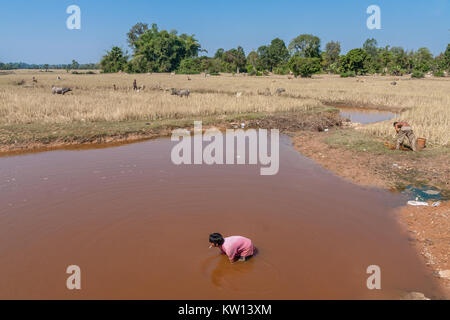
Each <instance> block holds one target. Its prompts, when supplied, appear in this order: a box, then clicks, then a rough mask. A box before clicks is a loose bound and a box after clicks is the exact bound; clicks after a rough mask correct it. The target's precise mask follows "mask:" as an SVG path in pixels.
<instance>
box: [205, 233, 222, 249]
mask: <svg viewBox="0 0 450 320" xmlns="http://www.w3.org/2000/svg"><path fill="white" fill-rule="evenodd" d="M209 242H210V243H214V244H217V245H219V246H221V245H222V244H223V243H224V242H225V240H224V239H223V237H222V235H221V234H220V233H217V232H215V233H211V234H210V235H209Z"/></svg>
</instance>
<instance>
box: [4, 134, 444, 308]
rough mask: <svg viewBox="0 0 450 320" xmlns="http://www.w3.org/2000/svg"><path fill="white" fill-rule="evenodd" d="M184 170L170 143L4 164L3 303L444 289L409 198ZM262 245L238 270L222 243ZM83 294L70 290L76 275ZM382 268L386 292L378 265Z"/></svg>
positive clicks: (291, 177) (333, 181) (291, 173)
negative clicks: (218, 244) (414, 242)
mask: <svg viewBox="0 0 450 320" xmlns="http://www.w3.org/2000/svg"><path fill="white" fill-rule="evenodd" d="M283 141H284V142H283V144H282V145H281V146H280V158H281V159H280V171H279V174H278V175H276V176H260V175H259V168H258V167H257V166H248V165H246V166H242V165H240V166H237V165H234V166H206V165H204V166H203V165H202V166H175V165H173V164H172V162H171V161H170V150H171V147H172V146H173V143H172V142H170V141H169V140H168V139H162V140H156V141H148V142H144V143H139V144H132V145H127V146H122V147H117V148H111V149H101V150H86V151H54V152H47V153H40V154H31V155H25V156H16V157H7V158H0V298H2V299H5V298H7V299H9V298H26V299H29V298H31V299H35V298H41V299H47V298H57V299H59V298H62V299H71V298H88V299H91V298H102V299H103V298H108V299H109V298H114V299H115V298H125V299H130V298H138V299H141V298H148V299H218V298H227V299H228V298H232V299H241V298H245V299H282V298H287V299H305V298H313V299H316V298H318V299H328V298H340V299H344V298H356V299H367V298H369V299H371V298H398V297H400V295H401V294H402V292H403V291H420V292H423V293H425V295H427V296H429V297H435V296H438V295H439V293H438V291H437V289H436V287H435V284H434V282H433V280H432V279H431V277H430V276H429V275H427V272H426V271H425V268H424V266H423V265H422V263H421V262H420V260H419V259H418V257H417V253H416V252H415V251H414V250H413V249H412V248H411V246H410V245H409V243H408V239H407V236H406V234H405V233H404V232H402V231H401V230H400V228H399V227H398V224H397V223H396V220H395V218H394V216H393V214H392V208H393V207H394V206H396V205H398V204H399V203H403V200H404V199H403V198H400V197H399V196H397V195H394V194H390V193H387V192H384V191H380V190H370V189H363V188H360V187H357V186H355V185H352V184H350V183H347V182H345V181H343V180H341V179H340V178H338V177H336V176H334V175H333V174H331V173H329V172H327V171H325V170H323V169H321V168H320V167H318V166H317V165H316V164H315V163H314V162H312V161H311V160H309V159H307V158H305V157H303V156H301V155H300V154H298V153H297V152H296V151H295V150H294V149H293V148H292V147H291V146H290V144H289V143H288V140H287V138H283ZM211 232H221V233H222V234H224V235H244V236H247V237H250V238H251V239H252V240H253V241H254V243H255V245H256V246H257V247H258V249H259V254H258V255H257V256H255V257H254V258H253V259H251V260H250V261H248V262H245V263H236V264H233V265H231V264H230V263H229V262H228V260H227V259H226V257H224V256H221V255H219V254H218V251H217V250H215V249H208V246H209V244H208V241H207V239H208V234H209V233H211ZM69 265H78V266H80V268H81V273H82V274H81V275H82V281H81V286H82V289H81V290H80V291H69V290H67V289H66V279H67V277H68V276H69V275H67V274H66V268H67V266H69ZM369 265H378V266H380V267H381V286H382V289H381V290H372V291H371V290H368V289H367V287H366V279H367V277H368V276H369V275H368V274H366V269H367V267H368V266H369Z"/></svg>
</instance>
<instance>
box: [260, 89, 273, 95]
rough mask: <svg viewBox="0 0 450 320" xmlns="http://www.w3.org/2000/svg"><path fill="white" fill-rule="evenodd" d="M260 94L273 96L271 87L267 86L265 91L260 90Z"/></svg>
mask: <svg viewBox="0 0 450 320" xmlns="http://www.w3.org/2000/svg"><path fill="white" fill-rule="evenodd" d="M258 94H259V95H260V96H271V95H272V93H271V92H270V89H269V88H266V90H264V91H260V90H258Z"/></svg>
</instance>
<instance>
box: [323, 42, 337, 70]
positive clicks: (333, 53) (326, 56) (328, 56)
mask: <svg viewBox="0 0 450 320" xmlns="http://www.w3.org/2000/svg"><path fill="white" fill-rule="evenodd" d="M340 53H341V44H340V43H339V41H330V42H328V43H327V44H326V46H325V51H324V52H322V66H323V68H324V70H326V71H331V72H336V71H337V66H338V62H339V55H340Z"/></svg>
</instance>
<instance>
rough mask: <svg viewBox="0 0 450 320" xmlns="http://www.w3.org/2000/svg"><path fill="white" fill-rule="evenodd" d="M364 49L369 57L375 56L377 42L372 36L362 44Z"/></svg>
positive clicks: (376, 53)
mask: <svg viewBox="0 0 450 320" xmlns="http://www.w3.org/2000/svg"><path fill="white" fill-rule="evenodd" d="M363 49H364V51H366V52H367V54H368V55H369V56H370V57H371V58H376V57H377V55H378V42H377V40H375V39H374V38H372V39H367V40H366V41H365V42H364V44H363Z"/></svg>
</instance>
